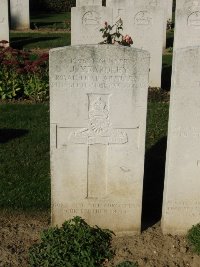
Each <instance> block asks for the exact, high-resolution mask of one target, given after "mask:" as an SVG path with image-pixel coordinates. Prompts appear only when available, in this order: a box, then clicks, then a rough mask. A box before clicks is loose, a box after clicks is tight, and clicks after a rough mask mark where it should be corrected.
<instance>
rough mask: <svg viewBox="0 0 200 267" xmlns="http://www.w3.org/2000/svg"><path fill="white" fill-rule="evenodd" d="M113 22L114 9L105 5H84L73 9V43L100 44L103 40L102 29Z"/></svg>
mask: <svg viewBox="0 0 200 267" xmlns="http://www.w3.org/2000/svg"><path fill="white" fill-rule="evenodd" d="M105 21H107V22H108V23H110V24H112V9H110V8H108V7H103V6H82V7H73V8H72V9H71V44H72V45H80V44H98V43H100V42H102V41H103V38H102V32H100V29H101V28H103V27H104V23H105Z"/></svg>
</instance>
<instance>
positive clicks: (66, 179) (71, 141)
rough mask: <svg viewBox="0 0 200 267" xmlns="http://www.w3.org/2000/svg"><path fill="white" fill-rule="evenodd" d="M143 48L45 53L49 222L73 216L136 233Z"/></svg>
mask: <svg viewBox="0 0 200 267" xmlns="http://www.w3.org/2000/svg"><path fill="white" fill-rule="evenodd" d="M148 71H149V53H148V52H146V51H142V50H139V49H134V48H127V47H122V46H114V45H96V46H92V45H91V46H71V47H65V48H59V49H53V50H51V51H50V84H51V85H50V94H51V100H50V113H51V175H52V222H53V224H54V225H56V224H58V225H60V224H62V223H63V221H64V220H67V219H70V218H72V217H74V216H76V215H78V216H81V217H82V218H84V219H86V221H87V222H88V223H89V224H91V225H99V226H100V227H102V228H109V229H111V230H113V231H115V232H117V233H119V232H130V233H131V232H133V233H136V232H137V233H138V232H139V231H140V225H141V207H142V187H143V186H142V184H143V168H144V150H145V128H146V109H147V88H148Z"/></svg>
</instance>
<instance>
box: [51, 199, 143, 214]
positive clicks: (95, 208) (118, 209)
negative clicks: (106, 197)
mask: <svg viewBox="0 0 200 267" xmlns="http://www.w3.org/2000/svg"><path fill="white" fill-rule="evenodd" d="M53 207H56V208H62V209H65V212H66V213H69V214H85V213H90V214H116V215H117V214H127V213H129V212H132V211H133V209H134V210H136V209H138V208H140V203H138V204H137V203H135V204H123V203H122V204H120V203H108V202H107V203H99V202H89V203H70V204H69V205H66V206H64V205H63V204H62V203H54V204H53V205H52V208H53Z"/></svg>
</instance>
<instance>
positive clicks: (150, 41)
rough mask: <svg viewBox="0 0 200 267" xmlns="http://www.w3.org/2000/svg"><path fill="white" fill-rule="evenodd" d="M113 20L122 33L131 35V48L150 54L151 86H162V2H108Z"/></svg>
mask: <svg viewBox="0 0 200 267" xmlns="http://www.w3.org/2000/svg"><path fill="white" fill-rule="evenodd" d="M107 5H108V6H109V7H112V8H113V14H114V16H113V17H114V19H113V20H114V21H113V22H115V20H116V19H117V18H118V17H121V18H122V20H123V22H124V30H123V34H124V35H125V34H129V35H131V37H132V39H133V46H134V47H137V48H141V49H144V50H147V51H149V52H150V55H151V63H150V77H149V84H150V86H152V87H160V86H161V69H162V50H163V40H164V32H166V30H165V23H166V21H165V16H164V2H163V0H109V1H108V2H107Z"/></svg>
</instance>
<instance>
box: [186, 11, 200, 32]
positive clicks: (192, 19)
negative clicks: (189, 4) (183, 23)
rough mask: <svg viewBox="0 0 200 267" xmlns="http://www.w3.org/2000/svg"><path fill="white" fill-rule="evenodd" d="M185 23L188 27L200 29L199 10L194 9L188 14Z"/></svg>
mask: <svg viewBox="0 0 200 267" xmlns="http://www.w3.org/2000/svg"><path fill="white" fill-rule="evenodd" d="M187 24H188V26H189V27H194V28H198V29H200V11H195V12H193V13H192V14H190V15H189V16H188V21H187Z"/></svg>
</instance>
